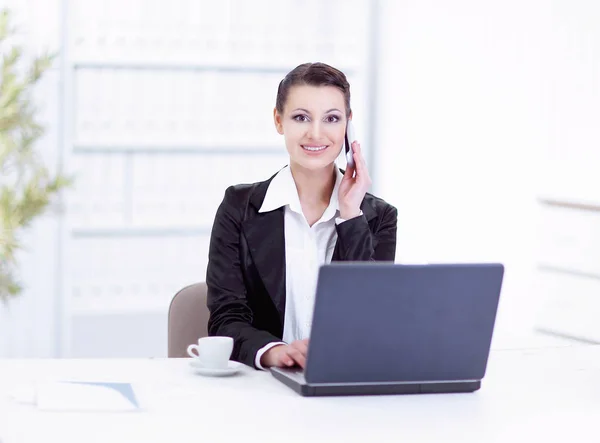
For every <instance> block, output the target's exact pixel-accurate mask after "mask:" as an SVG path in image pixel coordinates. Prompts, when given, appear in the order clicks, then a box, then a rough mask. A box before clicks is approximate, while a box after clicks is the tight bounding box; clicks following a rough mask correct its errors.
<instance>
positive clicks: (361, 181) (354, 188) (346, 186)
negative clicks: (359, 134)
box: [338, 141, 371, 220]
mask: <svg viewBox="0 0 600 443" xmlns="http://www.w3.org/2000/svg"><path fill="white" fill-rule="evenodd" d="M351 143H352V145H351V146H352V151H353V156H352V157H353V159H354V166H351V165H347V167H346V172H345V174H344V178H343V179H342V182H341V183H340V188H339V191H338V200H339V205H340V217H341V218H343V219H345V220H349V219H351V218H354V217H357V216H359V215H360V204H361V203H362V201H363V198H364V197H365V194H366V193H367V191H368V190H369V187H370V186H371V177H370V176H369V170H368V169H367V163H366V162H365V159H364V157H363V155H362V149H361V147H360V143H358V142H357V141H352V142H351Z"/></svg>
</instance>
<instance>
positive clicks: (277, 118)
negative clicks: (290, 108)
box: [273, 108, 283, 135]
mask: <svg viewBox="0 0 600 443" xmlns="http://www.w3.org/2000/svg"><path fill="white" fill-rule="evenodd" d="M273 121H274V122H275V129H277V132H278V133H280V134H281V135H283V124H282V123H281V114H279V112H277V108H274V109H273Z"/></svg>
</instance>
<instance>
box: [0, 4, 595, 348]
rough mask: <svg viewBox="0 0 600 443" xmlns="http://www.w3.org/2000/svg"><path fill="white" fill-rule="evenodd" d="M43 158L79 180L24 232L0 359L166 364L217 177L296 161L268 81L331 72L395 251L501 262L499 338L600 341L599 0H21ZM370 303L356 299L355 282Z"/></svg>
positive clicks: (225, 180) (500, 341) (200, 275)
mask: <svg viewBox="0 0 600 443" xmlns="http://www.w3.org/2000/svg"><path fill="white" fill-rule="evenodd" d="M2 6H8V7H9V8H10V9H11V10H12V11H13V13H14V16H15V22H16V24H17V25H18V26H19V39H20V41H22V43H23V44H24V45H25V48H26V50H27V51H28V53H29V54H31V55H35V54H36V53H39V52H40V51H42V50H44V49H49V50H51V51H59V53H60V57H59V58H58V59H57V60H56V63H55V64H54V66H53V67H52V69H51V70H50V71H48V72H47V73H46V75H45V76H44V78H43V81H42V82H41V83H40V84H39V86H38V87H37V89H36V91H35V97H36V101H37V103H38V104H39V106H40V107H41V110H42V115H41V117H42V120H43V123H44V124H45V125H46V128H47V133H46V135H45V136H44V138H43V139H42V140H41V141H40V143H39V144H38V149H39V150H40V151H41V152H42V154H43V156H44V158H45V159H46V161H47V163H48V164H49V165H52V167H58V165H62V166H63V168H64V169H65V170H66V171H67V172H69V173H74V174H75V175H76V182H75V185H74V186H73V188H72V189H70V190H68V191H66V192H65V193H64V194H63V210H62V211H60V213H59V214H58V215H57V214H56V213H53V212H50V213H48V214H47V215H46V216H44V217H43V218H42V219H40V220H38V221H37V222H36V223H35V225H34V226H33V227H32V228H31V229H30V230H28V231H27V234H26V236H25V237H24V240H25V243H26V246H27V250H26V251H24V252H23V253H22V254H21V256H20V263H21V265H20V276H21V277H22V280H23V282H24V284H25V286H26V289H25V291H24V292H23V294H22V295H21V296H20V297H18V298H16V299H14V300H12V301H11V302H10V303H9V304H8V305H4V306H2V305H0V357H121V356H130V357H147V356H155V357H161V356H166V341H167V340H166V337H167V335H166V334H167V310H168V306H169V302H170V300H171V298H172V296H173V295H174V294H175V292H176V291H177V290H178V289H180V288H182V287H184V286H186V285H188V284H191V283H194V282H198V281H203V280H204V278H205V270H206V264H207V247H208V241H209V234H210V229H211V224H212V220H213V217H214V214H215V210H216V208H217V206H218V204H219V202H220V201H221V199H222V197H223V192H224V190H225V188H226V187H227V186H228V185H230V184H234V183H240V182H250V181H257V180H263V179H266V178H268V177H269V176H271V175H272V174H273V173H275V172H276V171H277V170H278V169H279V168H280V167H282V166H284V165H285V164H286V163H287V156H286V151H285V147H284V145H283V139H282V138H281V137H280V136H279V135H278V134H277V133H276V131H275V129H274V127H273V123H272V109H273V106H274V102H275V95H276V88H277V85H278V83H279V81H280V80H281V78H283V76H284V75H285V73H286V72H288V71H289V70H291V69H292V68H294V67H295V66H296V65H298V64H300V63H303V62H306V61H323V62H326V63H329V64H331V65H334V66H336V67H338V68H340V69H342V70H343V71H344V72H345V73H346V74H347V76H348V78H349V80H350V83H351V89H352V107H353V110H354V113H355V122H356V129H357V135H358V137H359V138H360V139H361V141H362V144H363V146H364V149H365V151H366V155H367V159H368V162H369V167H370V170H371V175H372V177H373V188H372V191H373V192H374V193H376V194H378V195H379V196H381V197H383V198H385V199H386V200H388V201H389V202H390V203H392V204H394V205H395V206H396V207H397V208H398V210H399V219H398V247H397V261H398V262H406V263H413V262H466V261H500V262H503V263H504V264H505V265H506V275H505V284H504V288H503V293H502V299H501V304H500V310H499V316H498V322H497V327H496V333H495V336H494V343H493V346H494V347H495V348H523V347H537V346H562V345H583V344H586V343H592V342H600V322H599V321H598V318H599V315H600V177H599V174H598V170H599V169H600V143H599V142H600V134H599V130H600V126H599V125H598V122H599V121H600V76H599V73H600V28H599V27H598V26H597V23H600V4H599V3H598V2H596V1H595V0H554V1H547V0H526V1H522V0H503V1H491V0H486V1H481V0H455V1H452V2H448V1H444V0H398V1H395V0H378V1H368V0H324V1H323V0H296V1H289V0H277V1H275V0H273V1H269V0H254V1H245V0H214V1H205V0H170V1H165V0H105V1H101V2H98V1H91V0H10V1H6V0H5V1H0V7H2ZM365 296H366V297H368V294H365Z"/></svg>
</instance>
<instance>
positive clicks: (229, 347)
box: [187, 337, 233, 369]
mask: <svg viewBox="0 0 600 443" xmlns="http://www.w3.org/2000/svg"><path fill="white" fill-rule="evenodd" d="M194 351H195V352H194ZM232 351H233V338H231V337H202V338H199V339H198V344H195V343H194V344H191V345H189V346H188V348H187V353H188V355H189V356H190V357H193V358H196V359H198V362H199V363H200V364H201V365H202V366H204V367H205V368H211V369H223V368H226V367H227V363H228V362H229V357H231V352H232Z"/></svg>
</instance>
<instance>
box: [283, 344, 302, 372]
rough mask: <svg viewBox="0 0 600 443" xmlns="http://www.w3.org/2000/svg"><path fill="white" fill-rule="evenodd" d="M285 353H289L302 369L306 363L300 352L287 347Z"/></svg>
mask: <svg viewBox="0 0 600 443" xmlns="http://www.w3.org/2000/svg"><path fill="white" fill-rule="evenodd" d="M287 355H289V356H290V357H291V358H292V359H293V360H294V361H295V362H296V363H297V364H298V366H300V367H301V368H302V369H304V366H305V365H306V357H305V356H304V355H302V353H301V352H300V351H299V350H297V349H295V348H292V347H290V348H288V349H287Z"/></svg>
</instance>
